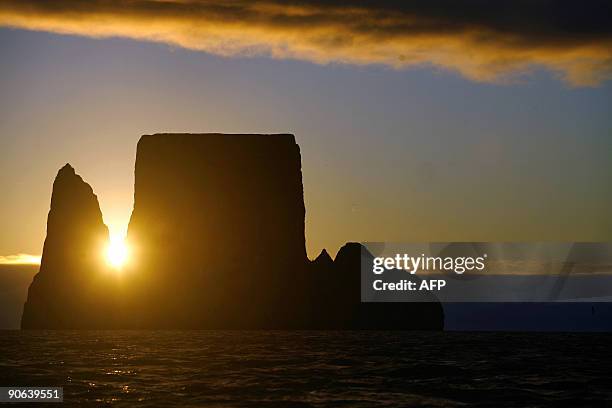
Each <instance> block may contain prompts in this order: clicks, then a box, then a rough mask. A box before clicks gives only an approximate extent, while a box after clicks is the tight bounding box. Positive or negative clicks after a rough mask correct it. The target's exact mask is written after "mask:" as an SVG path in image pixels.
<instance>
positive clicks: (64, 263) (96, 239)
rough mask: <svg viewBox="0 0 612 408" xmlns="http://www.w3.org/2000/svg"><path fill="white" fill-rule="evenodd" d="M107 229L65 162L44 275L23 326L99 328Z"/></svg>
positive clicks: (52, 213)
mask: <svg viewBox="0 0 612 408" xmlns="http://www.w3.org/2000/svg"><path fill="white" fill-rule="evenodd" d="M107 241H108V229H107V228H106V225H104V223H103V221H102V213H101V212H100V206H99V204H98V199H97V197H96V196H95V195H94V193H93V190H92V188H91V187H90V186H89V184H87V183H85V182H84V181H83V179H82V178H81V177H80V176H78V175H77V174H76V173H75V171H74V169H73V168H72V167H71V166H70V165H69V164H66V165H65V166H64V167H62V168H61V169H60V170H59V172H58V173H57V177H56V178H55V182H54V183H53V193H52V196H51V209H50V211H49V216H48V218H47V237H46V239H45V244H44V248H43V255H42V261H41V265H40V270H39V273H38V274H36V275H35V276H34V279H33V281H32V284H31V285H30V288H29V290H28V298H27V301H26V303H25V305H24V308H23V315H22V320H21V327H22V328H76V327H95V326H99V325H100V324H101V323H102V321H103V320H104V317H105V316H106V315H107V314H108V310H107V303H108V300H106V299H103V298H104V295H107V294H109V293H104V292H106V291H105V289H107V288H105V285H103V284H102V281H103V275H104V266H103V265H104V263H103V258H102V254H103V250H104V247H105V245H106V243H107Z"/></svg>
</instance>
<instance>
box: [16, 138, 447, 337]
mask: <svg viewBox="0 0 612 408" xmlns="http://www.w3.org/2000/svg"><path fill="white" fill-rule="evenodd" d="M134 189H135V190H134V209H133V212H132V216H131V219H130V223H129V227H128V237H127V240H128V243H129V245H130V248H131V250H132V261H131V262H130V263H129V264H128V266H127V267H126V270H125V271H124V272H123V273H122V274H121V276H117V275H115V274H113V273H112V272H111V271H109V270H108V268H109V267H108V266H106V265H105V264H104V262H103V260H102V255H101V254H102V252H103V248H104V246H105V245H106V243H107V242H108V229H107V228H106V226H105V225H104V223H103V221H102V213H101V211H100V208H99V205H98V200H97V197H96V196H95V195H94V193H93V190H92V188H91V187H90V186H89V185H88V184H87V183H85V182H84V181H83V180H82V179H81V177H79V176H78V175H77V174H76V173H75V171H74V169H73V168H72V167H71V166H70V165H68V164H67V165H66V166H64V167H63V168H62V169H60V171H59V172H58V174H57V177H56V179H55V182H54V184H53V194H52V198H51V208H50V211H49V216H48V222H47V237H46V239H45V244H44V248H43V255H42V261H41V266H40V271H39V273H38V274H37V275H36V276H35V277H34V280H33V282H32V284H31V285H30V288H29V291H28V298H27V301H26V303H25V306H24V311H23V317H22V321H21V325H22V328H26V329H34V328H211V329H212V328H214V329H272V328H278V329H402V330H407V329H420V330H423V329H425V330H441V329H442V328H443V325H444V313H443V310H442V306H441V304H440V303H439V302H438V301H437V299H436V298H435V296H433V295H432V294H426V295H425V296H426V299H425V300H427V302H423V303H361V301H360V264H361V262H362V261H364V262H368V261H371V259H372V256H371V254H369V253H368V252H367V250H366V249H365V248H364V247H363V246H362V245H360V244H358V243H348V244H346V245H345V246H343V247H342V248H341V249H340V251H339V252H338V254H337V255H336V258H335V259H332V258H331V257H330V256H329V254H328V253H327V251H325V250H323V251H322V252H321V254H320V255H319V256H318V257H317V258H316V259H315V260H314V261H310V260H309V259H308V258H307V255H306V246H305V235H304V225H305V224H304V223H305V211H306V209H305V207H304V198H303V186H302V173H301V157H300V150H299V146H298V145H297V144H296V142H295V138H294V136H293V135H290V134H273V135H258V134H218V133H209V134H155V135H145V136H143V137H142V138H141V139H140V141H139V142H138V149H137V155H136V169H135V186H134Z"/></svg>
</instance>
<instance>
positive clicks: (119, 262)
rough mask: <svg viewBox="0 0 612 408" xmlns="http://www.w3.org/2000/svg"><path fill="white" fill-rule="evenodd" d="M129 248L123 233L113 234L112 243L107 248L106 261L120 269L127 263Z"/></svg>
mask: <svg viewBox="0 0 612 408" xmlns="http://www.w3.org/2000/svg"><path fill="white" fill-rule="evenodd" d="M128 256H129V249H128V247H127V244H126V242H125V236H124V235H123V234H111V236H110V243H109V245H108V247H107V248H106V262H107V263H108V264H109V265H110V266H111V267H113V268H114V269H116V270H120V269H121V268H122V267H123V266H124V265H125V263H126V261H127V259H128Z"/></svg>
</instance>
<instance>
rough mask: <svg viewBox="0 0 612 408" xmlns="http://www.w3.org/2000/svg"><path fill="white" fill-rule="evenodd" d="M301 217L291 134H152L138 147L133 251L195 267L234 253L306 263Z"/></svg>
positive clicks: (297, 157) (299, 181) (298, 172)
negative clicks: (144, 248)
mask: <svg viewBox="0 0 612 408" xmlns="http://www.w3.org/2000/svg"><path fill="white" fill-rule="evenodd" d="M304 217H305V209H304V198H303V189H302V175H301V159H300V150H299V147H298V145H297V144H296V143H295V138H294V136H293V135H289V134H274V135H259V134H219V133H205V134H156V135H146V136H143V137H142V138H141V139H140V142H139V143H138V150H137V155H136V176H135V193H134V213H133V215H132V219H131V222H130V229H129V234H130V238H136V236H137V235H138V238H137V239H134V241H135V242H134V243H135V245H136V246H138V244H139V242H138V241H142V242H144V241H147V242H148V244H149V245H153V246H152V247H151V248H154V250H155V252H156V253H157V254H159V255H160V256H164V253H167V254H168V255H170V254H172V255H173V256H177V257H178V258H184V259H185V258H186V260H187V259H193V258H192V257H197V258H198V261H200V262H201V261H207V262H211V261H214V260H215V259H217V260H219V259H220V258H223V259H225V257H226V256H230V257H236V256H240V254H243V255H245V256H248V257H249V261H250V262H257V261H258V260H259V258H260V257H265V258H268V257H269V256H270V255H272V254H274V255H275V256H278V257H280V258H288V259H291V260H302V261H305V260H306V249H305V241H304ZM141 232H146V235H145V234H141ZM169 237H172V240H171V241H170V242H169V241H168V238H169ZM177 250H180V251H181V252H180V257H179V256H178V255H179V254H178V253H176V252H174V251H177ZM149 256H151V254H148V255H147V258H148V257H149ZM156 258H157V257H156ZM148 259H149V258H148ZM225 261H227V259H225ZM267 261H269V259H267Z"/></svg>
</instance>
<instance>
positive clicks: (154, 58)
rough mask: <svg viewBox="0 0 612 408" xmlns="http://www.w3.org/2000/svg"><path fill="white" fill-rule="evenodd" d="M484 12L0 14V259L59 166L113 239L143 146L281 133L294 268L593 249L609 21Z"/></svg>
mask: <svg viewBox="0 0 612 408" xmlns="http://www.w3.org/2000/svg"><path fill="white" fill-rule="evenodd" d="M434 3H439V4H438V5H439V6H440V7H437V8H436V7H433V6H431V4H434ZM460 3H461V4H462V6H463V7H462V8H459V6H457V4H460ZM84 4H87V6H85V5H84ZM486 4H487V3H486V2H478V1H467V2H444V1H438V2H435V1H434V2H420V1H415V2H412V3H410V6H406V5H403V6H398V5H396V3H395V2H384V1H383V2H379V3H375V2H356V1H355V2H351V1H342V2H336V3H335V4H333V5H330V4H329V3H324V2H318V1H301V2H291V3H283V4H281V3H276V2H271V1H268V2H258V3H255V4H254V5H253V4H251V3H247V2H242V1H233V2H225V3H217V2H213V1H203V2H198V1H193V0H176V1H122V2H121V1H120V2H109V1H92V2H87V3H85V2H77V1H56V2H34V1H27V0H26V1H4V0H0V53H1V55H2V57H1V62H0V192H2V193H1V195H0V197H1V199H0V227H1V229H0V263H8V262H11V260H12V261H14V260H15V259H16V258H15V256H16V255H18V254H31V255H34V256H36V255H40V253H41V252H42V245H43V241H44V236H45V224H46V216H47V212H48V209H49V202H50V196H51V187H52V182H53V178H54V177H55V174H56V173H57V171H58V170H59V168H61V167H62V166H63V165H64V164H65V163H66V162H69V163H71V164H72V165H73V166H74V167H75V169H76V171H77V173H79V174H80V175H81V176H82V177H83V178H84V180H85V181H87V182H88V183H89V184H91V186H92V187H93V189H94V191H95V193H96V194H97V195H98V198H99V201H100V205H101V209H102V212H103V215H104V220H105V222H106V223H107V225H108V226H109V227H110V229H111V232H115V233H121V232H122V231H124V230H125V228H126V227H127V222H128V221H129V216H130V213H131V209H132V204H133V182H134V177H133V171H134V158H135V149H136V143H137V141H138V139H139V137H140V136H141V135H143V134H149V133H158V132H192V133H195V132H225V133H277V132H278V133H285V132H289V133H293V134H295V136H296V139H297V142H298V144H299V145H300V147H301V154H302V167H303V168H302V171H303V182H304V199H305V204H306V240H307V249H308V253H309V256H311V257H314V256H316V255H317V254H318V252H319V251H320V250H321V249H322V248H327V249H328V250H329V252H330V253H332V254H334V253H335V252H336V251H337V249H338V248H339V246H341V245H342V244H343V243H345V242H347V241H394V242H421V241H609V240H612V217H610V210H611V209H612V160H611V157H612V156H611V153H612V115H610V108H611V106H612V81H610V78H611V77H612V76H611V73H612V69H611V67H612V40H611V38H612V34H611V30H612V28H611V27H612V25H611V24H609V21H608V20H609V17H606V14H605V13H602V12H601V10H599V9H598V8H597V7H599V8H601V7H603V8H606V7H608V8H609V6H606V5H605V3H597V2H593V3H592V5H591V6H589V7H590V8H589V7H583V8H582V9H576V10H573V9H571V7H570V6H568V5H567V4H566V3H564V2H556V3H555V2H551V1H538V2H523V1H517V2H514V7H508V9H506V10H499V8H498V9H497V10H496V9H494V8H493V7H489V6H487V5H486ZM443 6H444V7H443ZM585 10H586V11H585ZM606 10H608V9H606ZM604 11H605V10H604ZM551 12H552V13H551ZM609 15H610V14H609V13H608V14H607V16H609ZM551 16H552V17H551Z"/></svg>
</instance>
